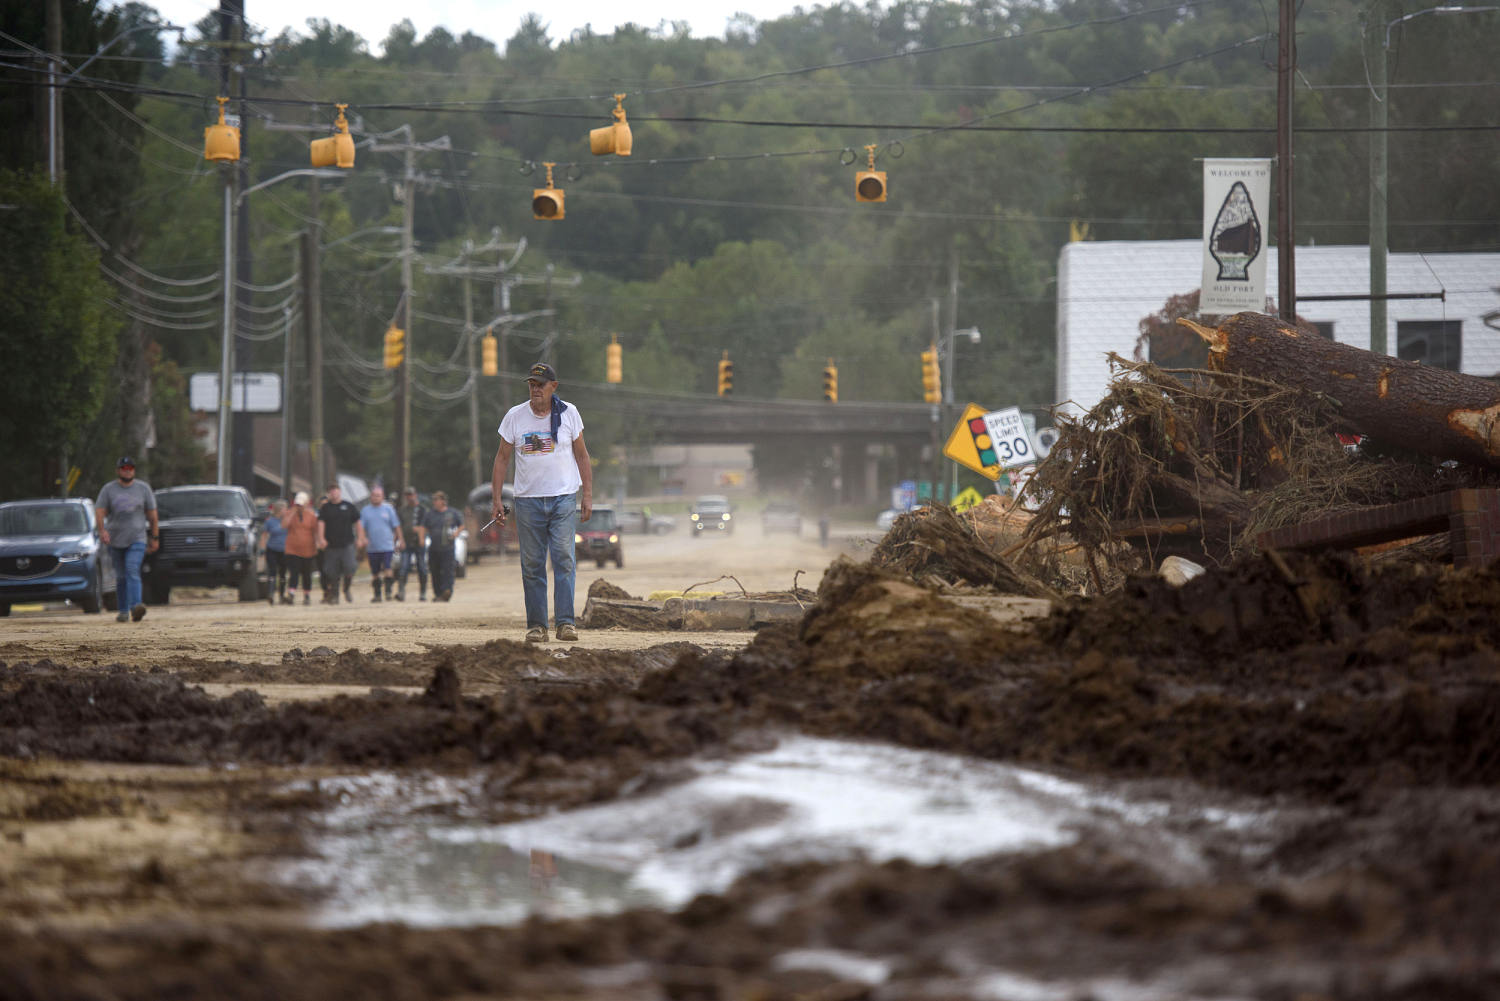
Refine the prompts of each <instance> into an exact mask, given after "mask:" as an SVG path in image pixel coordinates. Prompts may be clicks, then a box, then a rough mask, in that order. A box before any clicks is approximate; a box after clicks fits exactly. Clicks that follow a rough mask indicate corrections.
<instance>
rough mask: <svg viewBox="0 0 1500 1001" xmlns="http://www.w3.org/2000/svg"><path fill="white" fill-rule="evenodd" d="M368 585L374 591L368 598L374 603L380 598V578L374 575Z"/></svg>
mask: <svg viewBox="0 0 1500 1001" xmlns="http://www.w3.org/2000/svg"><path fill="white" fill-rule="evenodd" d="M370 585H371V587H372V588H373V589H374V591H375V596H374V597H373V598H371V599H370V601H371V602H372V603H374V602H377V601H379V600H380V578H379V577H376V578H375V579H374V580H372V581H370Z"/></svg>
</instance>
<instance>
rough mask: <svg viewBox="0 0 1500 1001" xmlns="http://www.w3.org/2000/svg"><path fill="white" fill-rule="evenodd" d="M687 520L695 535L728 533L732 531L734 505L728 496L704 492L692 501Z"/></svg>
mask: <svg viewBox="0 0 1500 1001" xmlns="http://www.w3.org/2000/svg"><path fill="white" fill-rule="evenodd" d="M688 522H689V523H690V524H691V525H692V526H693V535H695V536H698V535H704V534H705V533H712V532H717V533H719V534H721V535H728V534H729V533H730V532H733V531H734V506H733V505H732V504H730V503H729V498H728V497H721V496H719V495H718V494H705V495H704V496H702V497H699V498H698V499H697V500H695V501H694V502H693V507H692V510H691V511H689V512H688Z"/></svg>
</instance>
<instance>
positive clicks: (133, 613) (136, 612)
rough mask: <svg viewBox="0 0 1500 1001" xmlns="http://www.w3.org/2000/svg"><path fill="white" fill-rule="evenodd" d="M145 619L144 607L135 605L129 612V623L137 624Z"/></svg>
mask: <svg viewBox="0 0 1500 1001" xmlns="http://www.w3.org/2000/svg"><path fill="white" fill-rule="evenodd" d="M145 617H146V606H145V605H142V604H137V605H136V606H135V607H134V608H132V609H131V610H130V621H132V622H139V621H141V620H142V619H144V618H145Z"/></svg>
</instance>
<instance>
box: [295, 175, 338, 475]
mask: <svg viewBox="0 0 1500 1001" xmlns="http://www.w3.org/2000/svg"><path fill="white" fill-rule="evenodd" d="M321 208H322V188H321V186H320V182H319V181H318V179H317V178H316V177H314V178H312V185H311V187H309V188H308V192H307V214H308V216H309V217H310V218H311V219H312V223H311V224H310V225H309V227H308V228H307V229H306V230H305V231H304V232H303V244H302V276H303V279H302V280H303V285H302V317H303V321H304V322H305V323H306V324H307V475H308V478H309V479H310V480H311V483H312V489H313V491H314V492H316V491H318V490H320V489H322V487H323V485H324V484H325V483H327V482H328V478H329V476H330V475H331V472H332V471H331V470H329V469H328V468H327V466H328V448H327V444H326V443H325V442H324V440H323V263H322V257H323V242H322V241H323V217H322V215H321Z"/></svg>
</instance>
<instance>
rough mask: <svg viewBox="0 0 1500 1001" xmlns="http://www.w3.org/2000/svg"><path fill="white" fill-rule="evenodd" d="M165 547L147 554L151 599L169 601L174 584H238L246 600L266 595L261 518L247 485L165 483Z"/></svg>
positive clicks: (160, 509) (161, 505)
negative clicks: (258, 554)
mask: <svg viewBox="0 0 1500 1001" xmlns="http://www.w3.org/2000/svg"><path fill="white" fill-rule="evenodd" d="M156 516H157V519H158V522H159V525H160V533H161V546H160V547H159V548H158V549H157V550H156V552H154V553H152V554H150V555H149V556H147V557H146V561H145V563H144V564H142V566H141V581H142V583H143V584H144V590H145V592H146V594H145V597H146V602H147V603H148V604H152V605H165V604H166V603H167V599H168V598H169V597H170V596H171V594H172V588H174V587H178V586H191V587H233V588H237V589H238V590H239V594H240V600H241V601H259V600H261V599H263V598H264V597H265V596H266V591H265V588H264V585H263V584H262V582H261V579H260V576H259V574H258V573H257V571H256V565H255V536H256V534H257V533H258V532H259V531H260V519H259V518H258V517H257V516H256V513H255V504H254V502H253V501H252V500H251V497H250V493H249V491H247V490H246V489H245V488H244V487H232V486H215V485H213V484H206V485H203V486H189V487H164V488H163V489H161V490H158V491H156Z"/></svg>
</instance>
